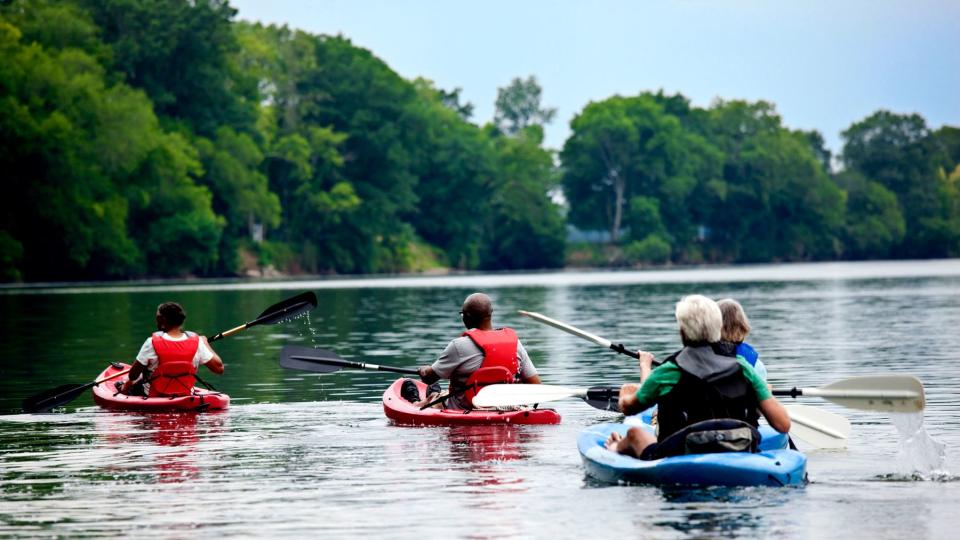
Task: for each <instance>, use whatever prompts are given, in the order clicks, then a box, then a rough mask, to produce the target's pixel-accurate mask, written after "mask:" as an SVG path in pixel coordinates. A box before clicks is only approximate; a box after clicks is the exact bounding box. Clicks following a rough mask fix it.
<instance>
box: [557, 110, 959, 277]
mask: <svg viewBox="0 0 960 540" xmlns="http://www.w3.org/2000/svg"><path fill="white" fill-rule="evenodd" d="M571 127H572V131H573V133H572V135H571V136H570V138H569V139H568V140H567V141H566V143H565V144H564V147H563V151H562V152H561V158H562V163H563V187H564V192H565V193H566V195H567V198H568V200H569V202H570V213H569V216H568V218H569V220H570V222H571V223H573V224H575V225H577V226H578V227H583V228H588V229H589V228H603V229H606V230H608V231H609V236H610V237H611V239H612V241H613V242H614V243H618V244H620V245H622V246H623V250H622V252H620V253H619V256H620V257H621V258H622V259H625V260H626V261H627V262H666V261H673V262H681V263H701V262H766V261H805V260H830V259H840V258H842V259H877V258H930V257H956V256H958V255H960V129H958V128H955V127H949V126H944V127H942V128H940V129H938V130H931V129H930V128H929V127H928V126H927V125H926V122H925V121H924V119H923V118H922V117H921V116H920V115H917V114H894V113H891V112H888V111H877V112H876V113H874V114H872V115H870V116H869V117H867V118H865V119H863V120H861V121H859V122H855V123H854V124H853V125H851V126H850V127H849V128H847V129H846V130H844V131H843V133H842V134H841V136H842V138H843V141H844V144H843V150H842V153H841V154H840V156H838V157H837V158H836V161H839V164H840V165H841V167H840V172H837V173H833V172H832V170H833V167H832V163H833V162H834V161H835V158H834V156H832V155H831V153H830V151H829V150H827V149H826V148H825V147H824V141H823V137H822V136H821V134H820V133H818V132H816V131H802V130H791V129H789V128H787V127H785V126H784V125H783V122H782V120H781V118H780V116H779V115H777V113H776V110H775V108H774V106H773V105H772V104H771V103H768V102H765V101H758V102H747V101H723V100H717V101H715V102H714V103H713V104H712V105H711V106H709V107H707V108H700V107H695V106H692V105H691V104H690V101H689V100H688V99H686V98H685V97H683V96H682V95H679V94H676V95H665V94H664V93H663V92H657V93H650V92H645V93H641V94H639V95H637V96H632V97H620V96H615V97H611V98H609V99H606V100H604V101H601V102H596V103H590V104H589V105H587V106H586V107H585V108H584V109H583V111H581V112H580V113H579V114H578V115H577V116H576V117H575V118H574V119H573V121H572V123H571Z"/></svg>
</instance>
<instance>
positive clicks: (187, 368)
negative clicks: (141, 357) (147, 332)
mask: <svg viewBox="0 0 960 540" xmlns="http://www.w3.org/2000/svg"><path fill="white" fill-rule="evenodd" d="M150 341H151V343H153V350H154V351H156V353H157V369H155V370H153V373H151V374H150V397H172V396H189V395H190V394H191V393H192V392H193V384H194V383H195V382H196V373H197V367H196V366H194V365H193V357H194V356H196V354H197V349H198V348H199V347H200V336H198V335H196V334H193V333H188V334H187V339H184V340H182V341H171V340H169V339H163V338H162V337H161V333H160V332H157V333H156V334H153V336H152V337H151V338H150Z"/></svg>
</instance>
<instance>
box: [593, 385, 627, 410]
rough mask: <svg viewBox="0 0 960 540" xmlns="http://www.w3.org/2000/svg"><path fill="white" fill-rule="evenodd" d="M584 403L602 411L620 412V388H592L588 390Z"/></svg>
mask: <svg viewBox="0 0 960 540" xmlns="http://www.w3.org/2000/svg"><path fill="white" fill-rule="evenodd" d="M584 401H586V402H587V404H588V405H590V406H591V407H593V408H595V409H600V410H601V411H614V412H620V387H619V386H592V387H590V388H587V397H586V399H584Z"/></svg>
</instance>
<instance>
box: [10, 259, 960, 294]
mask: <svg viewBox="0 0 960 540" xmlns="http://www.w3.org/2000/svg"><path fill="white" fill-rule="evenodd" d="M951 276H960V258H958V259H906V260H882V261H825V262H789V263H762V264H723V265H683V266H678V265H671V266H662V267H647V268H614V269H611V268H571V267H567V268H562V269H550V270H533V271H522V272H518V271H494V272H466V271H455V270H453V271H447V272H443V273H438V272H436V271H431V272H422V273H412V274H357V275H319V276H318V275H312V276H311V275H303V276H285V277H277V278H244V277H236V278H188V279H147V280H129V281H78V282H44V283H41V282H38V283H19V284H3V285H0V294H6V295H16V294H75V293H95V292H148V291H151V290H157V291H161V290H162V291H191V290H196V291H203V290H293V289H303V288H308V289H318V290H322V289H350V288H357V289H364V288H394V287H425V286H428V287H429V286H432V287H464V288H477V287H537V286H543V287H549V286H577V285H583V286H589V285H613V284H657V283H664V284H669V283H693V282H703V283H722V282H731V283H736V282H744V281H773V282H783V281H822V280H831V279H835V280H851V279H885V278H905V277H951Z"/></svg>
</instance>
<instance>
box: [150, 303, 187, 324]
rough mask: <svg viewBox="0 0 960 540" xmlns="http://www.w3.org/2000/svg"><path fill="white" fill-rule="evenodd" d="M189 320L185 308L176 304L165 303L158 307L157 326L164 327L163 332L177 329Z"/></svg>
mask: <svg viewBox="0 0 960 540" xmlns="http://www.w3.org/2000/svg"><path fill="white" fill-rule="evenodd" d="M185 320H187V314H186V313H184V311H183V308H182V307H180V304H178V303H176V302H164V303H162V304H160V305H159V306H157V324H158V325H160V324H162V325H163V328H162V330H164V331H166V330H167V329H169V328H176V327H178V326H180V325H182V324H183V321H185Z"/></svg>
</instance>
